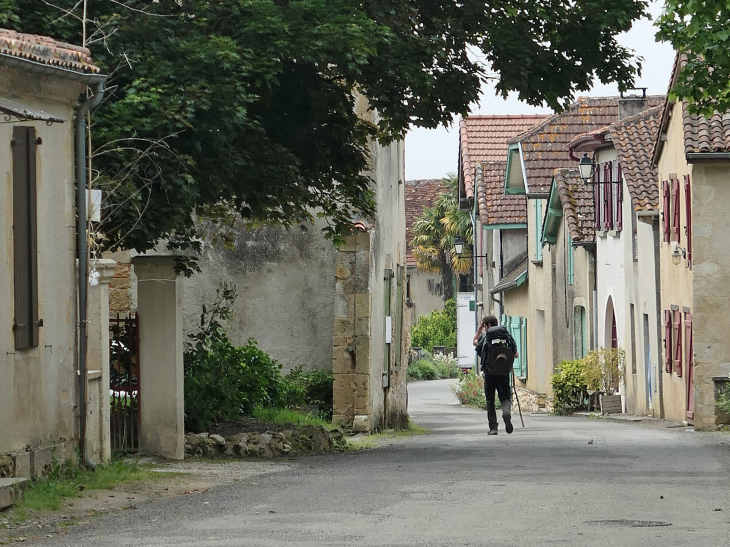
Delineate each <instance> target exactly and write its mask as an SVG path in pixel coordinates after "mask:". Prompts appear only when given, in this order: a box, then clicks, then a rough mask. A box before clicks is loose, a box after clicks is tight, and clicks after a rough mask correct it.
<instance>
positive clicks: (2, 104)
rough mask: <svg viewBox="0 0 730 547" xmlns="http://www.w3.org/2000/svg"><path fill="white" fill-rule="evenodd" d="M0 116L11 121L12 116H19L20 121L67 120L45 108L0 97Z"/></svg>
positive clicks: (47, 121)
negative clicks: (44, 109) (35, 107)
mask: <svg viewBox="0 0 730 547" xmlns="http://www.w3.org/2000/svg"><path fill="white" fill-rule="evenodd" d="M0 116H2V117H3V118H4V121H5V122H10V121H11V118H17V120H18V121H21V122H27V121H40V122H46V124H48V125H51V124H52V123H63V122H65V121H66V120H64V119H63V118H58V117H56V116H54V115H53V114H49V113H48V112H44V111H43V110H36V109H33V108H30V107H28V106H25V105H22V104H20V103H14V102H13V101H8V100H7V99H0Z"/></svg>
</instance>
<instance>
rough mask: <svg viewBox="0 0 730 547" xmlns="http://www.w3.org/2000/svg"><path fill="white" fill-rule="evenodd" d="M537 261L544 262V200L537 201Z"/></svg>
mask: <svg viewBox="0 0 730 547" xmlns="http://www.w3.org/2000/svg"><path fill="white" fill-rule="evenodd" d="M535 260H538V261H539V260H542V200H541V199H536V200H535Z"/></svg>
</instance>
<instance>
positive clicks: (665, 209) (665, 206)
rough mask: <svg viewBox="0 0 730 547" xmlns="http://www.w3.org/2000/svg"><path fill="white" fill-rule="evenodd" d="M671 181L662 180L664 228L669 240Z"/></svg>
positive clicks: (664, 237)
mask: <svg viewBox="0 0 730 547" xmlns="http://www.w3.org/2000/svg"><path fill="white" fill-rule="evenodd" d="M670 203H671V202H670V200H669V181H668V180H663V181H662V228H663V237H662V239H663V240H664V241H667V242H668V241H669V218H670V217H669V204H670Z"/></svg>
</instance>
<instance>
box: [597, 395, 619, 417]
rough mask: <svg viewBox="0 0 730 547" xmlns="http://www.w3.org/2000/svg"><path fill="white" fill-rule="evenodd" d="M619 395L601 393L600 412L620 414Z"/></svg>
mask: <svg viewBox="0 0 730 547" xmlns="http://www.w3.org/2000/svg"><path fill="white" fill-rule="evenodd" d="M621 410H622V408H621V395H601V414H621Z"/></svg>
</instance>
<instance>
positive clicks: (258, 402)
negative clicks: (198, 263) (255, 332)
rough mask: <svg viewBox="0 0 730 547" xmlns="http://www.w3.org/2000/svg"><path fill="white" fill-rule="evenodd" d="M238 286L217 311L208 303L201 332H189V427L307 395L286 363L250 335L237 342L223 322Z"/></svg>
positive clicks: (220, 296) (227, 290) (219, 300)
mask: <svg viewBox="0 0 730 547" xmlns="http://www.w3.org/2000/svg"><path fill="white" fill-rule="evenodd" d="M235 298H236V292H235V288H231V287H230V286H228V285H224V286H223V287H221V288H220V289H219V290H218V292H217V297H216V301H215V303H214V305H213V308H212V310H211V311H208V310H207V309H206V308H205V307H203V312H202V314H201V316H200V328H199V330H198V332H196V333H194V334H191V335H190V336H189V341H188V344H187V349H186V351H185V354H184V363H185V384H184V386H185V388H184V389H185V427H186V429H187V430H188V431H202V430H204V429H207V428H208V427H209V426H210V424H211V423H214V422H217V421H221V420H236V419H238V418H240V417H241V416H245V415H249V414H251V413H252V412H253V411H254V410H255V409H257V408H264V407H280V408H283V407H286V406H292V405H295V404H297V403H298V402H299V401H300V400H302V399H303V396H302V395H303V393H302V389H301V387H299V386H297V385H296V384H294V383H292V382H290V381H287V380H285V379H284V378H283V377H282V376H281V373H280V369H281V365H280V364H279V363H278V362H277V361H275V360H274V359H272V358H271V357H269V356H268V355H267V354H266V353H265V352H264V351H262V350H261V349H260V348H259V347H258V346H257V345H256V341H255V340H253V339H249V340H248V341H247V342H246V344H245V345H244V346H241V347H236V346H234V345H233V344H231V342H230V341H229V340H228V334H227V333H226V331H225V329H224V328H223V325H222V321H227V320H228V319H230V317H231V304H232V303H233V301H234V300H235Z"/></svg>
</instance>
